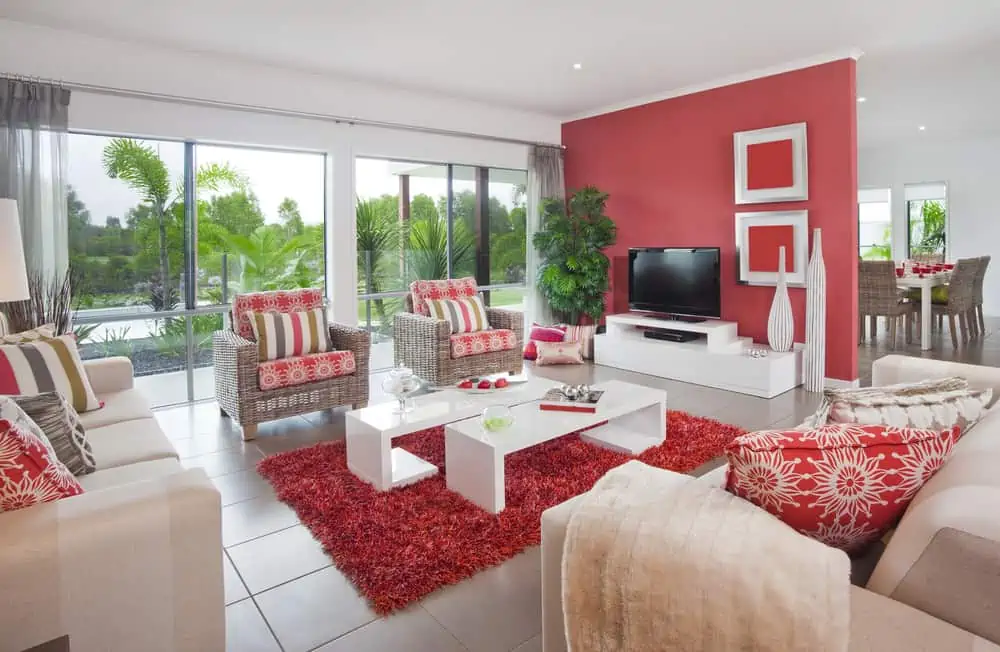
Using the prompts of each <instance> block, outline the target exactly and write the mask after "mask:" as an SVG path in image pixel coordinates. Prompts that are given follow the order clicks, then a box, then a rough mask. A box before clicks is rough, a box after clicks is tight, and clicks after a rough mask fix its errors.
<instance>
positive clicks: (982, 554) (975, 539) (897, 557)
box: [867, 485, 1000, 643]
mask: <svg viewBox="0 0 1000 652" xmlns="http://www.w3.org/2000/svg"><path fill="white" fill-rule="evenodd" d="M997 505H1000V487H991V486H983V485H968V486H959V487H951V488H949V489H945V490H942V491H939V492H937V493H935V494H933V495H932V496H930V497H929V498H926V499H925V500H923V501H921V502H919V503H914V504H912V505H911V506H910V508H909V509H908V510H907V511H906V514H905V515H904V516H903V519H902V520H901V521H900V523H899V526H898V527H897V528H896V531H895V532H894V533H893V535H892V538H891V539H890V540H889V544H888V545H887V546H886V549H885V552H884V553H883V554H882V557H881V558H880V559H879V562H878V565H877V566H876V567H875V571H874V572H873V573H872V576H871V579H869V581H868V585H867V588H868V590H870V591H874V592H875V593H881V594H882V595H885V596H888V597H890V598H893V599H894V600H898V601H900V602H904V603H906V604H909V605H910V606H912V607H915V608H917V609H920V610H921V611H924V612H926V613H929V614H930V615H932V616H935V617H937V618H940V619H942V620H945V621H948V622H952V623H953V624H956V625H957V626H959V627H961V628H962V629H966V630H968V631H970V632H972V633H974V634H977V635H978V636H982V637H983V638H987V639H989V640H992V641H993V642H994V643H1000V621H998V620H997V618H996V611H995V609H996V606H997V604H1000V520H998V519H997V517H996V515H997V507H996V506H997Z"/></svg>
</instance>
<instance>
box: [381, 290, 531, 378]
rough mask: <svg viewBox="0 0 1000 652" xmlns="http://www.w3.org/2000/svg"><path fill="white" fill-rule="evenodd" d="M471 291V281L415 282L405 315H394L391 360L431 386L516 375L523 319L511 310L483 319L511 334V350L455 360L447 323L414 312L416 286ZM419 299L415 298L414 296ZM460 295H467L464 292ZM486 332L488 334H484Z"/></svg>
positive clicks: (497, 311) (520, 359)
mask: <svg viewBox="0 0 1000 652" xmlns="http://www.w3.org/2000/svg"><path fill="white" fill-rule="evenodd" d="M470 283H471V288H472V290H471V291H472V292H475V291H476V290H475V282H474V281H472V280H471V279H456V280H455V281H417V282H414V283H413V284H412V285H411V292H410V294H408V295H407V296H406V312H400V313H397V314H396V316H395V318H394V321H393V327H394V330H395V361H396V364H397V365H400V364H401V365H405V366H407V367H409V368H410V369H412V370H413V372H414V373H415V374H416V375H418V376H420V377H421V378H423V379H424V380H425V381H427V382H428V383H430V384H431V385H450V384H452V383H455V382H458V381H459V380H462V379H463V378H469V377H472V376H482V375H486V374H496V373H502V372H508V373H512V374H516V373H520V372H521V369H522V368H523V364H524V361H523V354H522V352H521V345H522V344H523V342H524V316H523V314H522V313H520V312H517V311H514V310H503V309H500V308H487V309H486V318H487V320H488V321H489V323H490V327H491V328H493V329H500V330H501V331H512V332H513V338H512V339H513V347H512V348H506V349H504V350H500V351H488V352H485V353H476V354H474V355H464V356H461V357H456V356H455V355H454V354H453V353H454V352H453V346H452V333H451V329H450V327H449V325H448V322H446V321H442V320H437V319H433V318H431V317H429V316H426V315H422V314H417V313H416V311H415V310H414V293H415V292H417V290H416V289H415V288H416V287H417V285H418V284H421V285H422V286H426V285H428V284H438V285H436V286H440V287H445V286H446V285H447V284H456V285H458V284H464V287H465V288H467V289H468V288H469V287H470ZM418 296H419V295H418ZM464 296H468V294H467V293H465V294H464ZM487 332H489V331H487Z"/></svg>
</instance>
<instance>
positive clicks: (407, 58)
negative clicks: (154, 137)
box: [0, 0, 1000, 142]
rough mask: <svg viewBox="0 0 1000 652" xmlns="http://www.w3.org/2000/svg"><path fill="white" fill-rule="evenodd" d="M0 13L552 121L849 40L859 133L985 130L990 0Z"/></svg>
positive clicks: (679, 0)
mask: <svg viewBox="0 0 1000 652" xmlns="http://www.w3.org/2000/svg"><path fill="white" fill-rule="evenodd" d="M0 17H4V18H9V19H12V20H16V21H21V22H26V23H35V24H40V25H46V26H49V27H56V28H63V29H69V30H73V31H77V32H83V33H87V34H91V35H94V36H101V37H107V38H114V39H122V40H129V41H135V42H143V43H149V44H155V45H159V46H163V47H168V48H179V49H184V50H188V51H197V52H205V53H215V54H220V55H225V56H229V57H233V58H239V59H242V60H248V61H254V62H258V63H266V64H270V65H275V66H280V67H285V68H290V69H296V70H302V71H309V72H314V73H322V74H329V75H335V76H339V77H347V78H352V79H357V80H365V81H370V82H380V83H384V84H390V85H393V86H398V87H406V88H412V89H419V90H424V91H427V92H433V93H438V94H443V95H448V96H453V97H462V98H466V99H473V100H479V101H484V102H489V103H491V104H495V105H499V106H508V107H512V108H519V109H525V110H530V111H535V112H539V113H544V114H548V115H553V116H558V117H561V118H565V117H571V116H578V115H584V114H588V113H593V112H598V111H599V110H601V109H602V108H606V107H609V106H620V105H622V104H624V103H628V102H630V101H633V100H635V99H637V98H643V97H650V96H656V95H660V94H665V93H667V92H669V91H671V90H674V89H681V88H685V87H690V86H698V85H702V84H705V83H706V82H712V81H715V80H722V79H726V78H730V77H733V76H739V75H741V74H745V73H747V72H748V71H755V70H759V69H767V68H771V67H776V66H782V65H784V64H787V63H788V62H794V61H800V60H808V59H812V58H815V57H818V56H824V55H829V54H836V53H846V52H848V51H850V50H852V49H860V50H862V51H864V52H865V56H864V57H863V58H862V59H861V60H860V62H859V94H861V95H864V96H866V97H867V98H868V102H866V103H865V104H864V105H863V106H861V107H859V108H860V111H859V116H860V125H861V126H860V131H861V134H862V140H863V142H864V141H871V142H876V141H878V140H882V139H898V138H904V137H905V138H909V137H913V136H914V133H915V132H916V125H917V124H926V125H927V131H926V132H923V134H921V136H923V135H931V134H937V135H942V134H947V135H958V134H963V133H977V132H982V131H983V130H991V131H1000V111H997V110H996V109H995V107H997V106H998V105H1000V74H998V73H997V72H996V68H997V62H1000V2H997V1H995V0H953V1H952V2H950V3H946V2H942V0H837V1H835V2H830V1H829V0H756V1H755V2H736V1H735V0H695V1H685V0H674V1H670V0H618V1H616V2H608V1H607V0H503V1H500V2H486V1H485V0H381V1H375V0H369V1H363V0H322V1H321V0H285V1H284V2H281V3H278V2H273V1H265V0H171V1H170V2H160V3H148V2H142V3H140V2H136V0H31V1H30V2H28V1H22V2H12V1H9V0H8V1H7V2H4V3H3V6H0ZM576 62H579V63H582V64H583V68H582V70H579V71H575V70H573V69H572V64H573V63H576ZM991 65H992V67H993V69H991Z"/></svg>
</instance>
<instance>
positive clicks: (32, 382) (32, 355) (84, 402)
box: [0, 335, 101, 412]
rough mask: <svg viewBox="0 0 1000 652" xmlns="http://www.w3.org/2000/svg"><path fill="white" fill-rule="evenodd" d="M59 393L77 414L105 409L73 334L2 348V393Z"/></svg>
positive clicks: (0, 362) (0, 388)
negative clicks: (91, 383)
mask: <svg viewBox="0 0 1000 652" xmlns="http://www.w3.org/2000/svg"><path fill="white" fill-rule="evenodd" d="M42 392H59V393H60V394H62V395H63V396H65V397H66V398H67V400H69V402H70V403H72V405H73V408H74V409H75V410H76V411H77V412H88V411H90V410H96V409H98V408H99V407H101V404H100V402H99V401H98V400H97V396H96V395H95V394H94V389H93V388H92V387H91V386H90V378H89V377H88V376H87V373H86V372H85V371H84V369H83V361H82V360H80V352H79V351H78V350H77V347H76V338H75V337H74V336H73V335H61V336H59V337H51V338H41V339H38V340H34V341H31V342H25V343H24V344H5V345H0V394H41V393H42Z"/></svg>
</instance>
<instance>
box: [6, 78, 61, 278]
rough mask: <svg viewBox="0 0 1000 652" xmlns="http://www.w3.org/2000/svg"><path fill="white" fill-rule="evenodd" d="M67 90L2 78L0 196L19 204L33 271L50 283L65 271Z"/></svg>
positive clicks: (27, 80)
mask: <svg viewBox="0 0 1000 652" xmlns="http://www.w3.org/2000/svg"><path fill="white" fill-rule="evenodd" d="M69 96H70V92H69V90H68V89H65V88H62V87H61V86H58V85H53V84H48V83H44V82H41V81H38V80H31V79H23V78H9V77H0V197H7V198H11V199H14V200H16V201H17V208H18V214H19V215H20V218H21V237H22V238H23V239H24V254H25V261H26V262H27V264H28V267H29V268H33V269H34V270H36V271H39V272H42V273H44V274H45V275H46V276H47V277H49V278H55V277H58V276H61V275H62V274H64V273H65V272H66V268H67V265H68V261H69V242H68V240H69V233H68V225H67V219H66V214H67V209H66V140H67V136H66V133H67V129H68V127H69Z"/></svg>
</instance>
